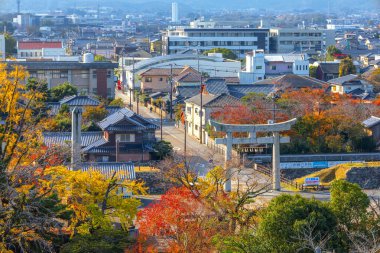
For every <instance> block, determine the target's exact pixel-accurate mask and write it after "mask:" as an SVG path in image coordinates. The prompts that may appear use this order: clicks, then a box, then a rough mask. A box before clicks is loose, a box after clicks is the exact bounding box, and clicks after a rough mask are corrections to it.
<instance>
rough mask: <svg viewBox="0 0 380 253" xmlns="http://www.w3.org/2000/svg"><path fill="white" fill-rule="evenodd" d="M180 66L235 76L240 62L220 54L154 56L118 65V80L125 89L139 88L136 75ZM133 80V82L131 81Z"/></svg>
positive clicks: (212, 75)
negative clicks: (119, 72)
mask: <svg viewBox="0 0 380 253" xmlns="http://www.w3.org/2000/svg"><path fill="white" fill-rule="evenodd" d="M170 66H172V67H173V68H181V67H186V66H189V67H191V68H193V69H195V70H198V66H199V71H200V72H204V73H207V74H208V75H209V76H210V77H215V76H217V77H236V76H237V75H238V73H239V72H240V70H241V62H240V61H233V60H225V59H223V58H222V57H220V55H218V54H216V55H214V56H205V55H194V54H175V55H167V56H159V57H154V58H151V59H147V60H142V61H139V62H137V63H135V64H134V65H129V66H126V65H120V64H119V69H120V70H121V73H122V75H121V76H120V81H122V82H123V85H124V88H125V89H136V88H140V80H139V79H138V76H139V75H140V74H141V73H143V72H144V71H146V70H148V69H150V68H170ZM133 80H134V82H133Z"/></svg>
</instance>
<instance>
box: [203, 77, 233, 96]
mask: <svg viewBox="0 0 380 253" xmlns="http://www.w3.org/2000/svg"><path fill="white" fill-rule="evenodd" d="M205 85H206V90H207V91H208V92H209V93H211V94H216V95H220V94H223V93H226V94H228V93H229V91H228V88H227V84H226V80H225V79H224V78H209V79H207V81H206V82H205Z"/></svg>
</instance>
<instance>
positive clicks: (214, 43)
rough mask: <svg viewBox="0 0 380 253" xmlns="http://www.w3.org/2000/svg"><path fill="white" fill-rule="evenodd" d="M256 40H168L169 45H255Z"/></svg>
mask: <svg viewBox="0 0 380 253" xmlns="http://www.w3.org/2000/svg"><path fill="white" fill-rule="evenodd" d="M257 45H258V44H257V41H192V42H189V41H170V42H169V46H182V47H184V46H202V47H203V46H257Z"/></svg>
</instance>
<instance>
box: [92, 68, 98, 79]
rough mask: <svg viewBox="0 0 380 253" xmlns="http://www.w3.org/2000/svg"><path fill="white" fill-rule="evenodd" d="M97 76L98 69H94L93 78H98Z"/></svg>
mask: <svg viewBox="0 0 380 253" xmlns="http://www.w3.org/2000/svg"><path fill="white" fill-rule="evenodd" d="M96 77H97V73H96V70H94V71H92V78H94V79H96Z"/></svg>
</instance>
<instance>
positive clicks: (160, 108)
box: [160, 99, 163, 141]
mask: <svg viewBox="0 0 380 253" xmlns="http://www.w3.org/2000/svg"><path fill="white" fill-rule="evenodd" d="M160 118H161V120H160V125H161V127H160V130H161V141H163V139H162V99H161V100H160Z"/></svg>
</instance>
